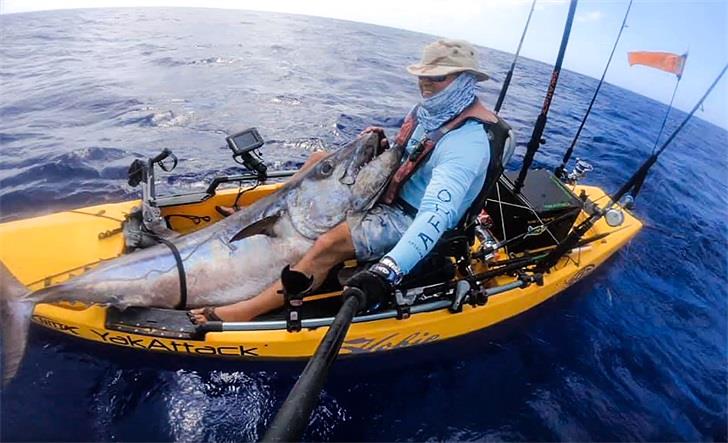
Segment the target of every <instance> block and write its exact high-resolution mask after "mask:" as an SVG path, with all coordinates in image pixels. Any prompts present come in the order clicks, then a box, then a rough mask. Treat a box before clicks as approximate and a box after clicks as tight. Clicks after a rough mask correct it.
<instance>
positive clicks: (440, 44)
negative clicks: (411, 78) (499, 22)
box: [407, 39, 490, 82]
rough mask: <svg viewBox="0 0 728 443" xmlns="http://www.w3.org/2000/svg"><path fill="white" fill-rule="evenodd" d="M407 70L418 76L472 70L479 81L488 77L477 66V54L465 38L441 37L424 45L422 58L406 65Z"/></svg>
mask: <svg viewBox="0 0 728 443" xmlns="http://www.w3.org/2000/svg"><path fill="white" fill-rule="evenodd" d="M407 72H409V73H410V74H413V75H416V76H418V77H433V76H438V75H448V74H454V73H456V72H472V73H473V74H475V78H476V79H477V81H479V82H482V81H483V80H488V79H489V78H490V76H489V75H488V74H486V73H485V72H483V71H481V70H480V69H479V68H478V54H477V52H476V51H475V48H474V47H473V45H471V44H470V43H468V42H467V41H465V40H447V39H441V40H438V41H436V42H435V43H430V44H429V45H427V46H425V49H424V51H423V53H422V60H420V62H419V63H417V64H414V65H410V66H408V67H407Z"/></svg>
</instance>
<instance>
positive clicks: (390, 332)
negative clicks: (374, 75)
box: [0, 185, 642, 360]
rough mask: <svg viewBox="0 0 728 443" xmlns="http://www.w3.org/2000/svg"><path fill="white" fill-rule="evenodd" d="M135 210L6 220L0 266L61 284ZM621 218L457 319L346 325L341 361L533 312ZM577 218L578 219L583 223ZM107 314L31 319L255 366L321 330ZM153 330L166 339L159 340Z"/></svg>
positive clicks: (595, 192)
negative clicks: (152, 323) (116, 322)
mask: <svg viewBox="0 0 728 443" xmlns="http://www.w3.org/2000/svg"><path fill="white" fill-rule="evenodd" d="M276 186H277V185H265V186H260V187H258V188H257V189H255V190H253V191H251V192H246V193H245V194H244V195H243V198H244V200H243V201H242V204H249V203H250V202H252V201H254V200H255V199H257V198H261V197H262V196H264V195H267V194H269V193H270V192H273V191H274V190H275V189H276ZM582 190H583V191H584V192H585V193H586V194H587V195H588V196H589V198H590V199H591V200H597V199H600V198H602V197H604V193H603V191H602V190H601V189H599V188H597V187H591V186H577V187H576V189H575V190H574V192H575V193H580V192H581V191H582ZM235 195H236V192H233V191H222V192H220V193H218V194H217V195H215V196H214V197H212V198H210V199H208V200H206V201H202V202H198V203H194V204H186V205H180V206H174V207H167V208H164V209H163V215H166V216H170V215H171V217H168V220H169V222H170V224H171V225H172V227H173V228H174V229H176V230H178V231H180V232H189V231H192V230H195V229H199V228H200V227H203V226H205V225H206V224H207V223H213V222H215V221H217V220H219V218H220V216H219V215H218V214H217V212H216V211H215V210H214V206H215V205H219V204H231V203H232V201H233V200H234V198H235ZM600 201H603V200H600ZM138 204H139V202H138V201H131V202H124V203H114V204H105V205H99V206H92V207H88V208H83V209H79V210H74V211H67V212H61V213H56V214H51V215H45V216H41V217H36V218H31V219H26V220H19V221H13V222H8V223H4V224H2V225H0V245H2V248H1V249H0V260H2V262H3V263H5V264H6V266H7V267H8V268H9V269H10V270H11V272H12V273H13V274H14V275H15V276H16V278H18V279H19V280H20V281H21V282H22V283H23V284H25V285H27V286H28V287H29V288H30V289H33V290H36V289H40V288H42V287H46V286H50V285H53V284H57V283H60V282H62V281H64V280H66V279H68V278H71V277H73V276H75V275H78V274H80V273H82V272H84V271H85V270H88V269H91V268H92V267H93V266H95V265H96V264H98V263H100V262H101V261H104V260H108V259H111V258H114V257H117V256H119V255H120V254H121V253H122V250H123V238H122V234H121V233H120V232H119V227H120V222H121V220H123V219H124V216H125V214H128V213H129V212H130V211H131V209H132V208H133V207H134V206H136V205H138ZM623 212H624V216H625V217H624V222H623V223H622V224H621V225H620V226H617V227H611V226H608V225H607V223H606V222H605V221H604V220H603V219H602V220H600V221H598V222H597V223H596V225H595V226H594V227H593V228H592V230H591V231H590V232H589V233H587V237H590V236H595V235H599V236H600V237H601V234H608V235H606V236H604V237H603V238H601V239H600V240H597V241H594V242H592V243H589V244H588V245H586V246H584V247H581V248H579V249H577V250H574V251H572V252H571V253H570V255H569V256H567V257H565V258H564V259H562V260H561V262H559V263H558V264H557V266H555V267H554V268H553V269H552V270H551V271H550V272H549V273H547V274H545V275H544V279H543V285H536V284H532V285H530V286H528V287H526V288H523V289H511V290H508V291H505V292H503V293H500V294H497V295H492V296H490V297H489V299H488V302H487V303H486V304H485V305H483V306H471V305H468V304H466V305H465V306H464V307H463V310H462V312H459V313H451V312H450V311H449V310H448V309H447V308H442V309H436V310H432V311H430V312H420V313H415V314H413V315H411V316H410V317H409V318H407V319H402V320H398V319H396V318H384V319H372V320H368V321H363V320H366V319H365V318H359V319H358V320H359V321H357V322H355V323H353V324H352V325H351V328H350V329H349V332H348V334H347V336H346V339H345V341H344V343H343V345H342V347H341V350H340V354H341V355H351V356H354V355H366V354H371V353H381V352H387V351H392V350H397V349H403V348H409V347H412V346H420V345H425V344H428V343H435V342H441V341H444V340H448V339H452V338H455V337H460V336H465V335H468V334H472V333H474V332H476V331H480V330H483V329H485V328H488V327H491V326H493V325H495V324H499V323H501V322H503V321H505V320H507V319H509V318H513V317H515V316H517V315H519V314H522V313H524V312H527V311H530V310H531V309H533V308H534V307H536V306H538V305H539V304H541V303H543V302H544V301H546V300H548V299H550V298H552V297H554V296H555V295H556V294H559V293H561V292H562V291H564V290H565V289H567V288H568V287H570V286H571V285H573V284H575V283H576V282H578V281H580V280H582V279H583V278H585V277H587V276H588V275H589V274H591V273H592V272H593V271H594V270H595V269H597V268H598V267H599V266H600V265H601V264H602V263H604V262H605V261H606V260H607V259H608V258H609V257H610V256H612V255H613V254H614V253H616V252H617V251H619V250H620V249H622V248H623V247H625V245H626V244H627V243H628V242H629V241H630V240H631V239H632V238H633V237H634V236H635V235H636V234H637V232H639V230H640V228H641V227H642V223H641V222H640V221H639V220H637V219H636V218H635V217H634V216H633V215H632V214H630V213H629V212H628V211H626V210H623ZM584 216H585V214H581V215H580V218H581V217H584ZM69 252H70V253H69ZM474 268H475V269H474V270H475V272H480V271H485V270H486V269H487V268H486V267H485V265H481V264H475V266H474ZM513 281H515V279H514V277H511V276H500V277H496V278H495V279H493V280H492V281H491V282H489V286H501V285H507V284H508V283H512V282H513ZM111 309H114V308H109V307H106V306H99V305H92V306H87V305H84V304H81V303H65V302H64V303H58V304H38V305H37V306H36V307H35V310H34V313H33V317H32V319H33V322H34V323H35V324H37V325H39V326H42V327H44V328H48V329H51V330H53V331H57V332H59V333H62V334H67V335H70V336H73V337H76V338H80V339H84V340H89V341H93V342H96V343H99V344H104V345H111V346H117V347H124V348H127V349H134V350H140V351H149V352H156V353H168V354H176V355H182V356H197V357H212V358H235V359H253V360H255V359H260V360H270V359H306V358H308V357H310V356H311V355H312V354H313V353H314V351H315V349H316V347H317V346H318V344H319V342H320V341H321V339H322V338H323V336H324V334H325V333H326V331H327V329H328V327H327V326H316V327H310V328H306V327H304V328H303V329H302V330H301V331H299V332H288V331H287V330H286V329H285V325H284V324H283V323H282V322H280V321H279V322H255V321H253V322H248V323H246V324H235V325H237V326H242V327H246V326H251V327H253V326H254V327H255V330H224V331H223V332H206V333H204V334H197V335H195V334H190V333H189V331H190V328H191V326H190V325H188V326H186V327H179V328H178V329H179V330H176V329H175V328H176V327H177V326H178V325H180V324H183V323H184V318H186V317H185V314H184V312H180V311H177V312H176V313H171V315H173V316H176V317H178V318H179V319H181V320H179V321H180V322H182V323H179V322H176V323H175V322H171V323H170V324H169V325H164V324H163V325H160V326H158V327H157V328H155V330H154V331H152V330H150V329H149V328H147V327H146V326H145V325H142V324H140V325H139V326H138V327H136V326H135V325H133V324H131V325H127V327H126V328H125V329H123V330H119V329H114V328H111V327H109V322H108V321H107V320H108V315H109V313H110V310H111ZM175 325H177V326H175ZM160 329H161V330H163V334H160V333H159V332H160ZM162 335H163V336H162Z"/></svg>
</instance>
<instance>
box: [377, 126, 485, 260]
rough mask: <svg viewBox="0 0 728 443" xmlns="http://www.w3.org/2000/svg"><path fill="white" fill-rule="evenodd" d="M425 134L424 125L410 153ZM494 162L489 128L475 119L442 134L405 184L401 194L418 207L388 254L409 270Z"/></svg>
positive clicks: (452, 221) (464, 206) (414, 136)
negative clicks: (491, 157) (414, 215)
mask: <svg viewBox="0 0 728 443" xmlns="http://www.w3.org/2000/svg"><path fill="white" fill-rule="evenodd" d="M424 135H425V134H424V129H423V128H422V126H421V125H419V126H418V127H417V128H416V129H415V131H414V133H413V134H412V137H411V138H410V141H409V143H408V144H407V147H406V154H405V156H407V155H409V153H410V152H412V150H413V149H414V148H415V147H416V146H417V145H418V144H419V142H420V141H421V140H422V139H423V138H424ZM489 162H490V143H489V142H488V136H487V134H486V132H485V129H484V128H483V125H481V124H480V123H478V122H476V121H472V120H471V121H468V122H466V123H465V124H464V125H463V126H461V127H460V128H458V129H456V130H453V131H451V132H449V133H447V134H446V135H445V136H444V137H442V138H441V139H440V141H439V143H438V144H437V147H436V148H435V149H434V150H433V151H432V155H431V156H430V158H429V159H428V160H427V161H426V162H425V163H424V164H422V165H420V167H419V168H418V169H417V170H416V171H415V172H414V174H412V177H410V179H409V180H408V181H406V182H405V183H404V185H402V189H401V190H400V194H399V196H400V197H401V198H402V199H404V200H405V201H406V202H407V203H409V204H410V205H411V206H413V207H415V208H418V212H417V216H416V217H415V219H414V220H413V222H412V224H411V225H410V226H409V228H408V229H407V230H406V231H405V233H404V234H403V235H402V238H401V239H400V241H399V242H398V243H397V244H396V245H395V246H394V248H393V249H392V250H391V251H390V252H389V253H388V254H386V255H388V256H389V257H391V258H392V259H394V261H395V262H397V264H398V265H399V267H400V269H401V270H402V272H403V273H404V274H407V273H409V272H410V271H411V270H412V268H414V266H415V265H416V264H417V263H418V262H419V261H420V260H422V259H423V258H424V257H425V256H426V255H427V254H428V253H429V252H430V251H431V250H432V248H433V246H435V244H436V243H437V241H438V240H439V239H440V237H441V236H442V234H443V233H444V232H445V231H447V230H449V229H452V228H454V227H455V226H456V225H457V223H458V222H459V221H460V219H461V218H462V216H463V215H464V214H465V211H466V210H467V209H468V208H469V207H470V205H471V204H472V203H473V201H474V200H475V198H476V197H477V196H478V193H479V192H480V190H481V189H482V187H483V183H484V182H485V175H486V172H487V170H488V163H489Z"/></svg>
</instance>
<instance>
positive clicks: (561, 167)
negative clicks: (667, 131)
mask: <svg viewBox="0 0 728 443" xmlns="http://www.w3.org/2000/svg"><path fill="white" fill-rule="evenodd" d="M632 1H633V0H629V4H628V5H627V12H625V13H624V19H622V26H621V27H620V28H619V33H618V34H617V40H615V41H614V46H612V53H611V54H609V59H608V60H607V66H605V67H604V72H602V78H601V79H599V84H597V89H596V90H595V91H594V95H593V96H592V99H591V102H589V107H588V108H587V109H586V114H584V118H583V119H582V120H581V124H580V125H579V129H577V130H576V135H574V139H573V140H572V141H571V146H569V149H567V150H566V153H565V154H564V158H563V159H562V160H561V164H560V165H559V166H558V167H556V169H554V175H555V176H556V177H558V178H560V179H562V180H563V179H565V178H566V174H565V173H564V168H566V164H567V163H568V162H569V159H570V158H571V154H572V153H573V152H574V146H576V141H577V140H579V135H581V130H582V129H584V125H585V124H586V119H587V118H589V114H590V113H591V110H592V106H594V102H595V101H596V100H597V95H599V90H600V89H601V88H602V84H604V78H605V77H606V75H607V70H608V69H609V65H610V64H611V63H612V57H614V51H615V50H616V49H617V45H618V44H619V39H620V38H621V37H622V31H624V28H625V27H626V24H627V17H628V16H629V10H630V9H631V8H632ZM673 97H674V96H673ZM663 125H664V124H663ZM658 138H659V136H658ZM655 144H657V142H655Z"/></svg>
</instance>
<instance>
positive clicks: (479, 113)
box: [380, 99, 510, 205]
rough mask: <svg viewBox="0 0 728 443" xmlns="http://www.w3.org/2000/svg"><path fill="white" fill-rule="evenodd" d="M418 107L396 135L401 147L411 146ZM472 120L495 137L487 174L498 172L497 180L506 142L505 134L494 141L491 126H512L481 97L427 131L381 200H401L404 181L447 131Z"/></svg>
mask: <svg viewBox="0 0 728 443" xmlns="http://www.w3.org/2000/svg"><path fill="white" fill-rule="evenodd" d="M418 108H419V105H417V106H415V108H414V109H412V111H410V113H409V114H407V117H405V120H404V124H403V125H402V127H401V128H400V130H399V133H397V137H396V138H395V143H396V144H397V145H398V146H402V147H404V146H407V143H409V141H410V139H411V138H412V134H413V133H414V131H415V128H416V127H417V118H416V116H417V109H418ZM468 120H475V121H477V122H479V123H481V124H482V125H483V126H484V127H485V129H486V132H488V136H489V138H490V139H491V141H490V150H491V153H490V154H491V155H490V164H489V165H488V173H487V175H486V182H488V181H491V180H493V179H494V178H493V177H494V175H495V179H497V178H498V176H500V173H501V172H502V170H503V166H502V156H503V147H504V145H505V137H502V138H503V140H502V141H501V140H493V138H494V137H493V132H494V131H491V128H492V127H494V126H499V124H503V125H505V126H506V127H507V129H508V130H510V127H509V126H508V125H507V124H505V123H504V122H502V120H501V119H500V118H498V116H497V115H496V114H495V113H493V112H492V111H489V110H488V109H486V107H485V106H484V105H483V104H482V103H481V102H480V100H478V99H476V100H475V101H473V104H471V105H470V106H468V107H467V108H465V109H464V110H463V112H461V113H460V114H458V115H457V116H455V117H454V118H453V119H451V120H450V121H448V122H447V123H445V124H444V125H442V126H441V127H439V128H438V129H436V130H434V131H432V132H429V133H427V134H425V138H424V139H423V140H422V141H421V142H420V144H419V145H418V146H417V147H416V148H415V149H414V150H413V151H412V153H411V154H410V156H409V158H408V159H407V160H405V162H404V163H402V164H401V165H400V167H399V169H397V172H395V173H394V175H393V176H392V179H391V180H390V181H389V184H388V185H387V189H386V190H385V191H384V194H382V198H381V199H380V201H381V202H383V203H385V204H390V205H391V204H392V203H394V201H395V200H397V196H398V195H399V191H400V189H401V188H402V185H404V183H405V182H407V180H409V179H410V177H412V175H413V174H414V173H415V171H416V170H417V169H418V168H419V167H420V166H422V164H424V163H425V161H426V160H427V159H428V158H429V157H430V155H431V154H432V151H433V150H434V149H435V147H436V146H437V143H438V142H439V141H440V139H442V137H444V136H445V134H447V133H448V132H450V131H452V130H455V129H457V128H459V127H461V126H462V125H464V124H465V123H466V122H467V121H468ZM499 129H500V128H499ZM495 132H496V133H497V134H498V135H500V134H501V133H503V131H499V130H498V131H495ZM507 133H508V131H506V134H507ZM497 138H501V137H497ZM489 179H490V180H489ZM486 184H487V183H486ZM486 187H488V186H486Z"/></svg>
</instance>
